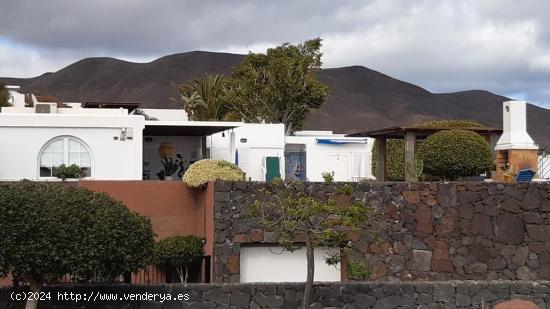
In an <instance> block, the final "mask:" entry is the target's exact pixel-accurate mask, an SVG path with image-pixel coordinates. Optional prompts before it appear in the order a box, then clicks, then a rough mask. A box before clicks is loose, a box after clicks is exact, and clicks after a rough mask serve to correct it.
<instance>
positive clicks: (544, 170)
mask: <svg viewBox="0 0 550 309" xmlns="http://www.w3.org/2000/svg"><path fill="white" fill-rule="evenodd" d="M537 176H538V178H541V179H548V180H550V152H549V151H548V150H542V151H541V152H540V154H539V162H538V171H537Z"/></svg>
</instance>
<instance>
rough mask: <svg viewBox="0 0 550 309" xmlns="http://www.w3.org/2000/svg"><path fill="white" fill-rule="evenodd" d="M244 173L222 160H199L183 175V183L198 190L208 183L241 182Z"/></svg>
mask: <svg viewBox="0 0 550 309" xmlns="http://www.w3.org/2000/svg"><path fill="white" fill-rule="evenodd" d="M244 178H245V174H244V172H243V171H242V170H241V169H240V168H239V167H238V166H236V165H235V164H233V163H229V162H227V161H224V160H212V159H206V160H200V161H197V162H195V163H193V164H192V165H191V166H190V167H189V169H187V171H186V172H185V174H184V175H183V182H184V183H186V184H187V185H188V186H189V187H192V188H198V187H201V186H204V185H205V184H207V183H208V182H209V181H215V180H225V181H241V180H244Z"/></svg>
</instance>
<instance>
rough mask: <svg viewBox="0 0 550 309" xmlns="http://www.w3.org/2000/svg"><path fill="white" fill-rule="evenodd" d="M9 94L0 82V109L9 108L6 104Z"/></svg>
mask: <svg viewBox="0 0 550 309" xmlns="http://www.w3.org/2000/svg"><path fill="white" fill-rule="evenodd" d="M8 99H9V93H8V89H6V85H5V84H4V83H2V82H0V107H5V106H10V104H9V103H8Z"/></svg>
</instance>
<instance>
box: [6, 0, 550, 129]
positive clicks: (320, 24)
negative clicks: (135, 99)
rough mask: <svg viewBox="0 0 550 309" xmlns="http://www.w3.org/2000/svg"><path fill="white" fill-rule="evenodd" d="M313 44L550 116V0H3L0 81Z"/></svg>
mask: <svg viewBox="0 0 550 309" xmlns="http://www.w3.org/2000/svg"><path fill="white" fill-rule="evenodd" d="M314 37H321V38H322V39H323V48H322V52H323V54H324V55H323V67H327V68H328V67H342V66H351V65H361V66H365V67H368V68H371V69H374V70H377V71H380V72H382V73H384V74H387V75H390V76H392V77H395V78H398V79H401V80H404V81H407V82H410V83H413V84H416V85H419V86H421V87H423V88H426V89H428V90H430V91H432V92H454V91H462V90H469V89H483V90H488V91H491V92H494V93H497V94H500V95H504V96H508V97H511V98H514V99H523V100H527V101H529V102H532V103H535V104H538V105H540V106H544V107H546V108H550V87H549V85H550V1H545V0H522V1H517V0H460V1H456V0H415V1H410V0H395V1H394V0H372V1H368V0H361V1H353V0H349V1H333V0H310V1H298V0H289V1H284V0H281V1H261V0H255V1H239V0H232V1H224V0H218V1H210V0H188V1H183V0H116V1H113V0H95V1H92V0H90V1H74V0H50V1H40V0H35V1H30V0H28V1H27V0H2V1H1V2H0V76H3V77H33V76H37V75H40V74H42V73H45V72H55V71H57V70H59V69H61V68H63V67H65V66H67V65H69V64H71V63H73V62H76V61H78V60H80V59H82V58H86V57H98V56H102V57H105V56H106V57H114V58H119V59H124V60H128V61H134V62H149V61H152V60H154V59H156V58H159V57H162V56H165V55H168V54H174V53H181V52H187V51H193V50H206V51H217V52H231V53H247V52H249V51H252V52H264V51H265V50H266V49H267V48H269V47H272V46H276V45H279V44H281V43H284V42H291V43H299V42H303V41H305V40H307V39H311V38H314ZM366 86H368V85H366ZM549 121H550V120H549Z"/></svg>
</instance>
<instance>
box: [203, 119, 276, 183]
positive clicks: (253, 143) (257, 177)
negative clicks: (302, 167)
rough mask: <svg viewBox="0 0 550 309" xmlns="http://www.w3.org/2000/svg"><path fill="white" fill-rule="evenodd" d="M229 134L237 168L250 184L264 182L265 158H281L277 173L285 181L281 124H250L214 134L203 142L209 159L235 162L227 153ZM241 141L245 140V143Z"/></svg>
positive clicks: (232, 156) (232, 155)
mask: <svg viewBox="0 0 550 309" xmlns="http://www.w3.org/2000/svg"><path fill="white" fill-rule="evenodd" d="M231 132H234V133H235V143H236V145H235V146H236V150H237V152H238V155H239V167H240V168H241V169H242V170H243V171H244V172H245V173H246V177H247V178H250V179H251V180H253V181H264V180H265V169H264V166H265V157H279V158H280V160H279V162H280V168H281V170H280V173H281V176H282V177H284V170H285V167H284V163H285V158H284V149H285V138H284V136H285V127H284V125H283V124H257V123H250V124H243V126H241V127H238V128H235V129H232V130H227V131H225V132H223V134H222V133H216V134H213V135H212V136H209V137H208V138H207V141H206V146H207V148H209V149H210V157H211V158H212V159H221V160H226V161H229V162H233V163H234V162H235V156H234V154H231V153H230V152H231V151H230V149H229V145H230V138H231ZM223 135H225V136H223ZM242 139H246V142H244V141H243V140H242Z"/></svg>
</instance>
